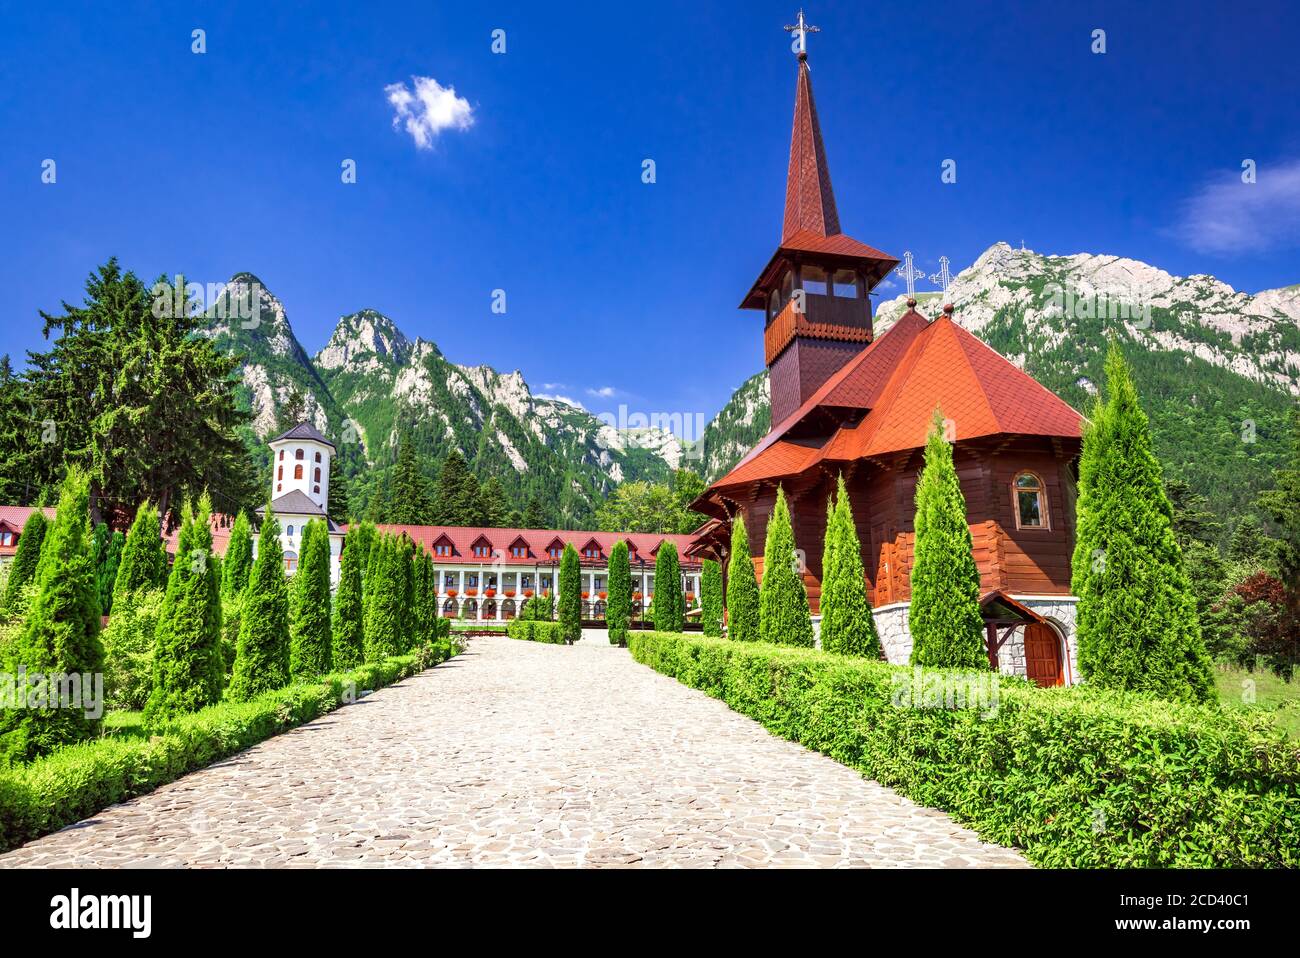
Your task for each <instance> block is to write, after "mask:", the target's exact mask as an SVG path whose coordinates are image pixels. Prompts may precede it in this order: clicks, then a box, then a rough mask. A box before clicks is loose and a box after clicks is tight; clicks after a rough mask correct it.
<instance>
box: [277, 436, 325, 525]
mask: <svg viewBox="0 0 1300 958" xmlns="http://www.w3.org/2000/svg"><path fill="white" fill-rule="evenodd" d="M269 445H270V446H271V456H272V459H271V501H272V502H275V501H276V500H278V499H280V498H281V497H282V496H287V495H289V494H290V493H293V492H301V493H302V494H303V495H304V496H306V497H307V498H308V499H310V500H311V501H312V502H313V503H315V505H316V506H317V508H319V509H320V511H321V512H327V511H328V509H329V501H330V499H329V496H330V457H331V456H332V455H334V443H332V442H330V441H329V440H328V439H326V438H325V437H324V436H322V435H321V434H320V433H319V432H317V431H316V428H315V427H314V426H312V425H311V424H310V423H305V422H303V423H299V424H298V425H296V426H294V427H293V428H292V429H290V430H289V431H288V432H284V433H281V434H280V435H279V436H276V437H275V438H274V439H272V440H271V441H270V443H269ZM295 498H296V497H295ZM290 501H292V500H290ZM299 501H301V500H299ZM294 511H297V510H294Z"/></svg>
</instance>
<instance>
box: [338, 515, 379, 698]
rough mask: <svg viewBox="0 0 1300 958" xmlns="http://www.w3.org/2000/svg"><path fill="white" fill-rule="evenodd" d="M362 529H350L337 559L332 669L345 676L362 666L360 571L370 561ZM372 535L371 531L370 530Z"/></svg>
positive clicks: (364, 656) (362, 620) (363, 659)
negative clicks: (337, 584) (341, 552)
mask: <svg viewBox="0 0 1300 958" xmlns="http://www.w3.org/2000/svg"><path fill="white" fill-rule="evenodd" d="M365 528H366V527H364V526H360V525H357V526H353V527H352V528H350V529H349V530H348V534H347V537H346V538H345V539H344V540H343V555H342V557H341V558H340V559H339V591H338V595H337V597H336V599H335V603H334V622H333V627H332V629H331V632H332V635H331V638H332V640H333V647H332V651H333V656H334V668H335V669H337V670H339V671H341V672H346V671H350V670H351V669H355V668H356V667H357V666H359V665H361V664H362V663H364V662H365V658H366V652H365V620H364V610H363V607H362V599H361V596H362V591H361V590H362V586H361V569H362V566H364V565H365V563H366V561H367V560H368V559H369V556H368V555H367V546H368V544H369V543H368V541H365V540H366V537H365V535H364V532H365ZM369 528H370V530H371V532H372V533H373V531H374V527H373V526H371V527H369Z"/></svg>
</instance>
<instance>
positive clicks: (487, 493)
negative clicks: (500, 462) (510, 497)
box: [479, 476, 511, 529]
mask: <svg viewBox="0 0 1300 958" xmlns="http://www.w3.org/2000/svg"><path fill="white" fill-rule="evenodd" d="M479 501H480V503H481V504H482V509H483V524H484V525H485V526H488V527H489V528H491V529H504V528H508V524H509V520H510V511H511V510H510V503H509V502H507V501H506V492H505V490H504V489H503V488H501V482H500V480H498V479H497V477H496V476H489V477H488V479H487V482H485V483H483V487H482V488H481V489H480V490H479Z"/></svg>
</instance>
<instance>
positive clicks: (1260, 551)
mask: <svg viewBox="0 0 1300 958" xmlns="http://www.w3.org/2000/svg"><path fill="white" fill-rule="evenodd" d="M1267 540H1268V537H1267V536H1266V535H1265V534H1264V525H1263V523H1261V522H1260V521H1259V519H1258V518H1257V517H1256V516H1255V514H1254V513H1253V512H1248V513H1246V514H1245V515H1244V516H1242V517H1241V519H1240V520H1239V521H1238V522H1237V528H1235V529H1233V530H1232V538H1231V539H1229V540H1228V558H1229V559H1231V560H1232V561H1233V562H1255V561H1257V560H1259V559H1260V558H1261V557H1262V556H1263V555H1264V552H1265V544H1266V542H1267Z"/></svg>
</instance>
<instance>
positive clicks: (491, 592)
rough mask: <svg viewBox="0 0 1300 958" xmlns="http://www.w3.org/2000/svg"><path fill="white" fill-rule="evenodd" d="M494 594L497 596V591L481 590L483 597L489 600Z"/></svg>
mask: <svg viewBox="0 0 1300 958" xmlns="http://www.w3.org/2000/svg"><path fill="white" fill-rule="evenodd" d="M496 594H497V590H496V589H484V590H483V595H484V596H485V597H486V598H489V599H491V598H493V597H494V596H495V595H496Z"/></svg>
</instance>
